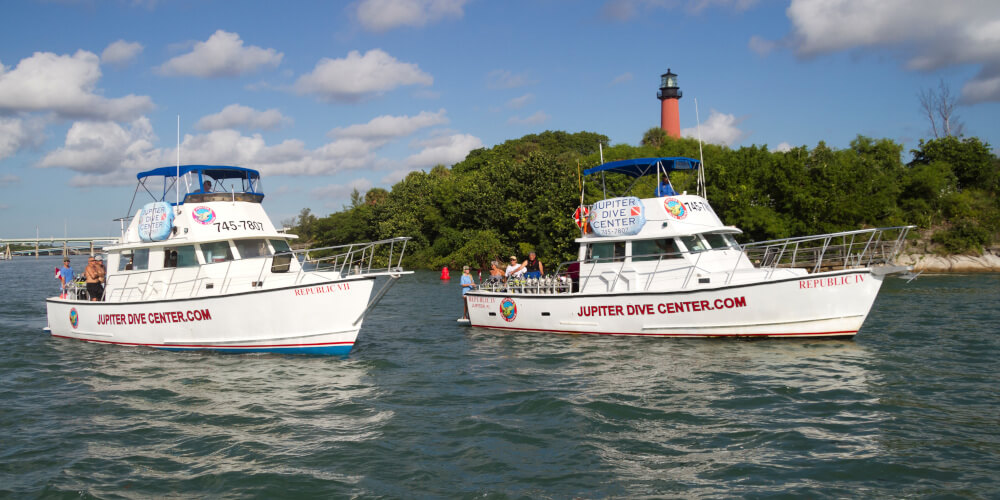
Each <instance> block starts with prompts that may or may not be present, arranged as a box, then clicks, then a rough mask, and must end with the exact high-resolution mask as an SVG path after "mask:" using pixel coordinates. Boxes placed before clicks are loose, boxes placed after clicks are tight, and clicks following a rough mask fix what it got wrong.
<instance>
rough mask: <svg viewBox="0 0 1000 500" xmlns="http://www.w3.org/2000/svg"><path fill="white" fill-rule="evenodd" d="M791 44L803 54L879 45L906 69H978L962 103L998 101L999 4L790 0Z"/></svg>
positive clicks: (986, 0)
mask: <svg viewBox="0 0 1000 500" xmlns="http://www.w3.org/2000/svg"><path fill="white" fill-rule="evenodd" d="M787 15H788V18H789V19H790V20H791V22H792V26H793V28H792V31H793V32H792V35H791V39H790V41H791V43H792V45H793V46H794V47H795V52H796V53H797V54H798V55H799V56H801V57H813V56H817V55H820V54H826V53H832V52H838V51H843V50H855V49H865V48H872V47H881V48H886V49H889V50H890V52H889V53H890V54H892V55H893V56H896V55H897V54H898V55H902V57H903V58H905V64H906V67H907V68H909V69H913V70H919V71H932V70H936V69H940V68H944V67H949V66H954V65H961V64H981V65H982V69H981V71H980V72H979V74H977V75H976V76H974V77H973V78H972V79H971V80H970V81H969V82H968V83H966V85H965V86H964V87H963V89H962V97H963V99H964V100H965V101H966V102H981V101H998V100H1000V2H996V1H995V0H968V1H963V2H938V1H933V0H882V1H879V2H870V1H867V0H841V1H837V2H829V1H825V0H792V3H791V5H790V6H789V7H788V10H787Z"/></svg>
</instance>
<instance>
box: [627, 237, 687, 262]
mask: <svg viewBox="0 0 1000 500" xmlns="http://www.w3.org/2000/svg"><path fill="white" fill-rule="evenodd" d="M661 256H662V258H664V259H680V258H683V257H684V256H683V255H680V249H679V248H677V243H675V242H674V239H673V238H665V239H659V240H636V241H633V242H632V262H636V261H645V260H658V259H660V257H661Z"/></svg>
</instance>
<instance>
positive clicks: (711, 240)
mask: <svg viewBox="0 0 1000 500" xmlns="http://www.w3.org/2000/svg"><path fill="white" fill-rule="evenodd" d="M702 236H704V237H705V241H707V242H708V246H710V247H712V248H714V249H726V248H730V247H732V246H733V241H732V238H726V236H728V235H726V234H719V233H707V234H703V235H702Z"/></svg>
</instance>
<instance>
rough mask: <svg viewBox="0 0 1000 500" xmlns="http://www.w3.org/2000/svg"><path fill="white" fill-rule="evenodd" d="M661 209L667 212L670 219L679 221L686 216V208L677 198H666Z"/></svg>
mask: <svg viewBox="0 0 1000 500" xmlns="http://www.w3.org/2000/svg"><path fill="white" fill-rule="evenodd" d="M663 208H664V209H666V210H667V213H668V214H670V216H671V217H673V218H675V219H677V220H681V219H683V218H685V217H687V216H688V210H687V207H685V206H684V204H683V203H681V202H680V200H678V199H677V198H667V199H665V200H663Z"/></svg>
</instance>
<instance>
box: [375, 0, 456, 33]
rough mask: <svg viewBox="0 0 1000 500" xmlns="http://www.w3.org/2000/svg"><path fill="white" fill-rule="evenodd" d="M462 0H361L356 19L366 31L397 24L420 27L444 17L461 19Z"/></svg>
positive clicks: (385, 28) (382, 28) (378, 29)
mask: <svg viewBox="0 0 1000 500" xmlns="http://www.w3.org/2000/svg"><path fill="white" fill-rule="evenodd" d="M465 2H466V0H361V2H360V3H359V4H358V10H357V16H358V21H359V22H361V26H363V27H364V28H365V29H366V30H368V31H376V32H383V31H388V30H391V29H393V28H398V27H400V26H413V27H421V26H424V25H426V24H428V23H431V22H434V21H437V20H440V19H444V18H446V17H447V18H454V19H461V18H462V16H463V15H464V11H463V7H464V6H465Z"/></svg>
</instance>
